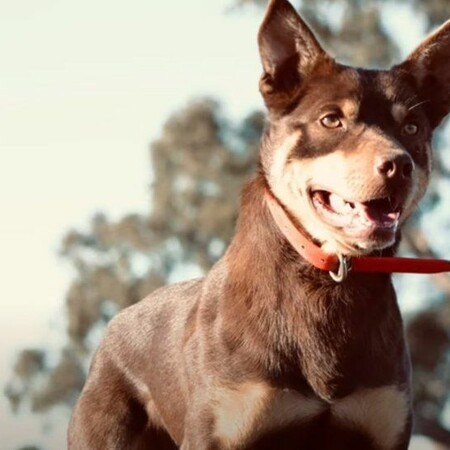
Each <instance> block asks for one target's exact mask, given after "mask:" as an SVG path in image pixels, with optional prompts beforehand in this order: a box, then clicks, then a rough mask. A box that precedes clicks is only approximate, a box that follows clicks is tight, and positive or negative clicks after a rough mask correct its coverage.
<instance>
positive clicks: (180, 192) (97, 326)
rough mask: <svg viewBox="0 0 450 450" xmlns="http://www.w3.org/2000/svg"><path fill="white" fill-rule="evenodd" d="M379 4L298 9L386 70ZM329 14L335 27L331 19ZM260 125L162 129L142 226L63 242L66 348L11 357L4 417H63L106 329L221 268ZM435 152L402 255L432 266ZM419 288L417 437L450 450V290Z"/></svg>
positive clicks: (441, 16) (440, 206) (211, 108)
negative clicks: (53, 356) (178, 283)
mask: <svg viewBox="0 0 450 450" xmlns="http://www.w3.org/2000/svg"><path fill="white" fill-rule="evenodd" d="M246 3H257V4H264V3H265V1H264V0H238V1H237V5H239V6H242V5H243V4H246ZM388 3H390V2H389V0H384V1H383V0H373V1H371V2H367V1H364V2H363V1H362V0H350V1H347V0H345V1H344V0H328V1H324V2H315V1H314V0H303V2H302V4H301V8H300V9H301V10H302V12H303V14H304V17H305V18H307V19H308V21H309V22H310V23H311V24H312V25H313V26H314V28H315V29H317V30H318V31H319V34H320V36H321V38H322V41H323V42H324V45H325V46H326V47H327V48H330V49H331V51H332V52H333V53H334V54H336V55H337V56H338V59H340V60H343V61H347V62H349V63H353V64H357V65H364V66H366V65H369V66H373V67H385V66H387V65H389V64H391V63H392V62H393V61H394V60H395V58H396V56H398V53H399V52H398V48H397V45H396V43H395V41H394V40H393V39H392V37H391V36H390V35H389V34H388V33H387V32H386V31H385V26H384V24H383V16H382V11H383V7H384V5H385V4H388ZM391 3H392V2H391ZM403 3H405V4H410V5H411V6H412V7H414V8H416V9H417V11H418V13H419V14H422V15H423V17H425V18H426V20H427V23H428V27H429V28H431V27H433V26H435V25H436V24H438V23H441V22H442V21H443V20H445V19H446V18H448V17H449V16H450V3H448V2H447V1H446V0H434V1H433V0H427V1H419V0H413V1H410V2H407V1H406V0H404V1H403ZM330 10H331V11H333V13H334V14H335V16H336V17H339V18H340V19H339V20H336V19H335V18H334V17H331V16H330V14H329V11H330ZM263 117H264V116H263V114H262V113H260V112H255V113H252V114H250V115H249V116H248V117H247V118H246V119H245V120H244V121H243V122H242V123H240V124H238V125H236V124H232V123H230V122H229V121H227V120H226V118H225V117H223V115H222V112H221V109H220V106H219V104H218V103H217V102H216V101H214V100H211V99H201V100H197V101H194V102H192V103H191V104H189V105H187V106H186V107H184V108H183V109H182V110H180V111H179V112H177V113H175V114H174V115H173V116H172V117H170V118H169V120H168V121H167V123H166V124H165V126H164V128H163V130H162V134H161V137H160V138H159V139H158V140H156V141H155V142H154V143H153V144H152V145H151V149H150V156H151V167H152V170H153V176H152V184H151V190H150V191H151V206H150V210H149V213H148V215H138V214H130V215H127V216H125V217H123V218H122V219H120V220H118V221H110V220H109V219H108V218H107V217H106V216H105V215H103V214H101V213H99V214H97V215H95V216H94V217H93V218H92V221H91V223H90V227H89V230H88V231H87V232H80V231H77V230H72V231H69V232H68V233H67V234H66V236H65V237H64V239H63V242H62V244H61V255H62V257H63V258H65V259H67V260H68V261H69V262H70V263H71V264H72V265H73V267H74V269H75V273H76V275H75V277H74V280H73V282H72V284H71V286H70V288H69V291H68V293H67V296H66V306H67V309H66V310H67V324H68V325H67V341H66V342H65V344H64V346H63V348H62V349H61V354H60V358H59V361H58V362H57V363H56V364H54V365H51V364H50V363H49V362H48V361H49V360H48V357H47V353H46V351H45V350H44V349H26V350H24V351H23V352H21V354H20V355H19V356H18V359H17V362H16V365H15V367H14V378H13V379H12V380H11V382H10V383H9V384H8V386H7V388H6V393H7V396H8V397H9V399H10V401H11V404H12V406H13V407H14V408H17V407H19V405H20V404H21V403H23V402H25V401H29V402H30V403H31V406H32V409H33V411H35V412H44V411H46V410H48V409H49V408H51V407H53V406H55V405H57V404H61V403H65V404H68V405H72V404H73V402H74V401H75V399H76V397H77V395H78V393H79V391H80V389H81V387H82V385H83V382H84V379H85V376H86V370H87V366H88V362H89V358H90V355H91V354H92V351H93V349H94V348H95V347H96V345H97V343H98V338H99V335H100V334H101V331H102V330H103V328H104V326H105V325H106V323H107V322H108V321H109V320H110V319H111V317H112V316H113V315H114V314H116V313H117V312H118V311H119V310H121V309H122V308H124V307H126V306H129V305H131V304H133V303H135V302H137V301H139V300H140V299H141V298H143V297H144V296H145V295H147V294H148V293H149V292H151V291H152V290H154V289H155V288H157V287H159V286H161V285H163V284H165V283H168V282H172V281H174V280H177V279H178V277H179V275H180V273H181V271H183V270H184V271H188V272H190V273H191V274H201V273H203V272H205V271H206V270H208V269H209V268H210V267H211V265H212V264H213V263H214V262H215V261H216V260H217V259H218V258H219V257H220V255H221V254H222V252H223V249H224V248H225V246H226V245H227V243H228V241H229V240H230V237H231V235H232V232H233V228H234V222H235V219H236V213H237V202H238V199H239V192H240V189H241V186H242V184H243V182H244V180H245V179H246V178H247V177H248V176H249V174H250V173H251V172H252V171H253V170H254V167H255V161H256V155H257V152H258V147H259V138H260V135H261V132H262V129H263V126H264V118H263ZM442 142H443V141H442V139H439V138H438V139H437V140H436V144H437V145H436V147H437V149H438V152H437V162H436V170H435V175H434V179H433V182H432V185H431V188H430V191H429V194H428V196H427V198H426V199H425V201H424V203H423V207H422V208H421V209H420V210H419V211H418V213H417V215H416V216H415V217H414V218H413V220H411V221H410V224H409V226H408V228H407V230H406V231H405V236H404V244H403V246H402V252H404V253H410V254H415V255H418V256H433V255H438V256H441V255H440V251H441V246H440V245H439V241H436V240H433V239H430V240H427V239H426V238H425V236H426V234H425V233H424V231H423V224H424V218H425V217H436V216H437V215H440V214H442V211H443V210H444V208H445V197H444V195H443V194H445V192H443V191H442V185H443V182H446V180H447V181H448V180H449V173H448V169H447V168H446V166H445V164H444V163H443V162H442V158H441V148H442ZM449 189H450V187H448V184H447V190H449ZM446 192H447V191H446ZM447 250H450V247H449V248H447ZM423 283H430V284H431V283H434V284H435V285H436V286H437V289H429V290H428V291H427V294H423V295H430V294H428V292H432V293H433V294H432V297H430V298H428V299H427V300H428V303H427V305H428V307H427V308H426V309H424V310H423V311H420V312H419V313H417V314H415V315H413V316H411V317H408V327H407V335H408V339H409V342H410V346H411V353H412V360H413V364H414V374H415V376H414V392H415V410H416V415H417V417H418V420H417V431H419V432H421V433H423V434H428V435H430V436H434V437H435V438H436V439H438V440H440V441H441V442H445V443H447V444H449V443H450V437H449V436H450V433H449V431H448V430H446V429H445V427H444V426H443V424H442V422H441V414H442V411H443V408H444V407H445V405H446V402H448V401H449V398H448V393H449V392H450V370H449V369H450V367H449V364H450V363H449V361H450V358H449V355H450V342H449V334H448V331H447V330H448V329H449V326H450V278H449V277H448V276H447V275H440V276H437V277H435V278H433V279H432V281H430V278H426V279H425V278H424V279H423ZM400 287H402V285H400Z"/></svg>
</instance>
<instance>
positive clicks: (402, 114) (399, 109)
mask: <svg viewBox="0 0 450 450" xmlns="http://www.w3.org/2000/svg"><path fill="white" fill-rule="evenodd" d="M391 111H392V116H393V117H394V119H395V120H396V121H397V123H402V122H403V121H404V120H405V118H406V116H407V115H408V108H407V107H406V106H405V105H403V104H402V103H394V104H393V105H392V108H391Z"/></svg>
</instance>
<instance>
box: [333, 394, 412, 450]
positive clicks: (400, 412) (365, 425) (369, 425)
mask: <svg viewBox="0 0 450 450" xmlns="http://www.w3.org/2000/svg"><path fill="white" fill-rule="evenodd" d="M409 408H410V405H409V400H408V396H407V394H406V393H405V392H403V391H401V390H399V389H398V388H397V387H395V386H386V387H381V388H374V389H362V390H359V391H357V392H355V393H353V394H351V395H349V396H348V397H346V398H344V399H342V400H340V401H338V402H336V403H335V404H333V406H332V407H331V411H332V414H333V417H334V418H335V419H336V420H337V421H338V422H340V423H342V424H345V425H347V426H348V427H350V428H355V429H357V430H361V431H363V432H365V433H368V435H369V436H370V437H371V438H372V439H374V441H375V442H376V443H377V444H378V446H379V447H380V449H381V450H391V449H393V448H395V445H396V444H397V442H398V440H399V438H400V435H401V433H402V432H403V430H404V429H405V426H406V422H407V419H408V415H409Z"/></svg>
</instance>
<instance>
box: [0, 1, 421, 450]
mask: <svg viewBox="0 0 450 450" xmlns="http://www.w3.org/2000/svg"><path fill="white" fill-rule="evenodd" d="M230 2H231V0H217V1H213V0H189V1H185V0H160V1H158V0H129V1H127V2H125V1H122V2H119V1H111V0H77V1H69V0H14V1H11V0H0V55H1V58H0V205H1V210H2V220H1V222H0V244H1V252H2V258H1V264H2V268H1V273H2V274H3V279H2V283H1V287H0V289H1V306H2V312H1V314H0V344H1V350H0V390H1V391H2V390H3V384H4V382H5V379H6V378H7V376H8V373H9V371H10V370H11V369H10V368H11V365H12V361H13V357H14V355H15V353H16V352H17V351H18V350H20V349H22V348H23V347H24V346H40V345H42V344H50V345H52V346H53V347H54V348H58V347H59V345H60V344H61V336H62V335H63V334H62V332H61V330H63V329H64V303H63V301H64V294H65V289H66V288H67V286H68V283H69V281H70V277H71V275H72V272H71V271H70V269H69V267H68V266H67V265H65V264H64V262H63V261H62V260H60V259H58V258H57V256H56V255H57V249H58V246H59V242H60V239H61V236H62V235H63V234H64V232H65V231H67V230H68V229H69V228H72V227H85V226H86V225H87V223H88V220H89V217H90V216H92V214H93V213H95V212H96V211H98V210H101V211H104V212H106V213H107V214H108V215H109V216H111V217H113V218H117V217H119V216H120V215H122V214H125V213H127V212H145V211H146V210H147V205H148V201H149V197H148V181H149V173H150V172H149V163H148V146H149V143H150V142H151V140H152V139H154V138H155V137H156V136H157V134H158V132H159V130H160V127H161V125H162V123H163V122H164V120H165V119H166V118H167V116H168V114H169V113H170V112H171V111H174V110H176V109H177V108H179V107H181V106H183V105H184V104H185V103H186V102H187V100H188V99H189V98H192V97H194V96H197V95H204V94H210V95H214V96H216V97H219V98H220V99H222V100H223V101H224V102H225V103H226V107H227V111H228V112H229V113H230V114H231V115H232V116H233V117H235V118H239V117H242V116H243V115H244V114H245V113H247V112H248V111H249V110H251V109H253V108H256V107H258V108H260V107H262V102H261V100H260V98H259V95H258V90H257V84H258V77H259V74H260V66H259V59H258V53H257V47H256V33H257V28H258V25H259V23H260V20H261V17H262V11H260V10H244V11H242V10H240V11H238V12H235V13H230V14H225V9H226V7H227V6H229V4H230ZM406 16H407V15H406ZM406 16H405V17H406ZM406 18H407V17H406ZM401 21H402V18H401V17H397V19H396V18H395V17H394V18H393V19H392V23H393V25H392V26H393V27H396V26H398V25H399V24H401ZM403 31H404V33H403V36H405V33H406V31H408V30H405V29H404V30H403ZM420 32H421V30H420V27H417V28H416V29H411V28H409V32H408V34H407V36H408V37H407V39H409V42H414V43H417V42H418V39H419V38H418V36H419V35H420ZM105 162H106V164H105ZM5 274H6V275H5ZM61 417H62V423H63V422H64V421H65V420H66V418H67V412H65V411H61V410H58V411H56V412H54V413H53V414H52V415H50V416H49V424H50V425H51V424H52V423H58V419H61ZM40 431H41V430H40V427H39V425H38V423H37V421H36V420H35V419H29V418H28V415H27V414H26V411H23V412H22V414H21V415H19V417H11V415H10V413H9V410H8V407H7V405H6V401H5V399H4V398H3V397H1V396H0V448H1V449H2V450H13V449H15V448H17V445H19V444H25V443H27V442H28V443H38V444H39V443H40V444H42V445H43V448H46V449H48V450H62V449H63V448H65V438H64V434H65V427H64V426H59V429H58V428H57V429H56V432H55V431H54V432H53V433H51V434H49V435H48V436H47V437H44V438H42V437H39V436H40Z"/></svg>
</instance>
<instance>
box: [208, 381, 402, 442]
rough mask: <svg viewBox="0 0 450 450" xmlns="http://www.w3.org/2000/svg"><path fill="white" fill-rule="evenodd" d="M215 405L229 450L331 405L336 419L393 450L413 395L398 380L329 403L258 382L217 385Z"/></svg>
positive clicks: (219, 430) (221, 434)
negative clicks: (396, 384) (404, 390)
mask: <svg viewBox="0 0 450 450" xmlns="http://www.w3.org/2000/svg"><path fill="white" fill-rule="evenodd" d="M213 409H214V414H215V433H214V434H215V436H216V437H217V438H218V439H219V440H220V441H221V444H222V445H223V447H224V448H226V449H230V450H231V449H234V448H237V447H239V448H240V447H241V446H243V445H246V443H249V442H251V441H252V440H254V439H255V438H257V437H258V436H261V435H263V434H265V433H266V432H269V431H270V430H274V429H281V428H283V427H285V426H288V425H292V424H302V423H307V422H309V421H310V420H312V419H313V418H314V417H316V416H318V415H319V414H320V413H322V412H324V411H326V410H330V412H331V415H332V421H333V422H334V423H336V424H339V425H340V426H344V427H348V428H349V429H355V430H358V431H361V432H363V433H365V434H367V435H368V436H370V437H371V438H372V439H373V440H374V441H375V442H376V443H377V445H378V446H379V447H380V448H381V449H382V450H391V449H392V448H394V446H395V445H396V443H397V441H398V439H399V437H400V435H401V433H402V432H403V430H404V428H405V425H406V421H407V418H408V411H409V401H408V397H407V395H406V394H405V393H404V392H402V391H400V390H399V389H398V388H397V387H395V386H385V387H381V388H374V389H361V390H358V391H356V392H354V393H353V394H351V395H349V396H348V397H345V398H343V399H340V400H338V401H336V402H334V403H332V404H328V403H325V402H323V401H322V400H319V399H314V398H308V397H305V396H303V395H301V394H299V393H298V392H295V391H292V390H279V389H275V388H273V387H270V386H269V385H268V384H266V383H264V382H257V383H242V384H239V385H237V386H233V387H220V388H217V389H216V390H215V393H214V401H213Z"/></svg>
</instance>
